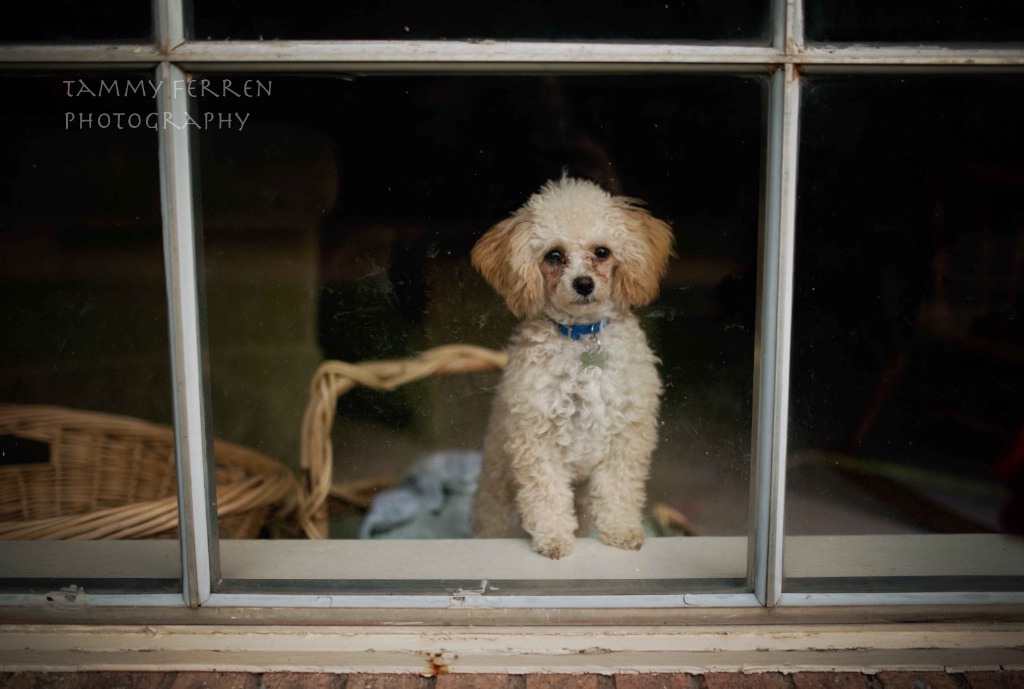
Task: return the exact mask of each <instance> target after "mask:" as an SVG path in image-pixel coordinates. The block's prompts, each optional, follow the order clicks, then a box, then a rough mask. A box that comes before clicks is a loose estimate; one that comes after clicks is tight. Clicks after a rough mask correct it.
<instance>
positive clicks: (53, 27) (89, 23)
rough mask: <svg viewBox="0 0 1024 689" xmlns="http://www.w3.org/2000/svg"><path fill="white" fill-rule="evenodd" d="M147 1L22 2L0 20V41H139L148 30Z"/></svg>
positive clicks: (149, 30) (149, 6) (148, 6)
mask: <svg viewBox="0 0 1024 689" xmlns="http://www.w3.org/2000/svg"><path fill="white" fill-rule="evenodd" d="M151 8H152V4H151V3H148V2H119V1H118V0H98V1H97V2H74V1H73V0H62V1H61V2H57V3H50V2H48V3H22V4H20V5H18V13H17V16H16V17H15V16H10V17H9V18H8V19H7V20H6V21H4V22H0V43H81V42H104V41H115V42H141V41H148V40H149V38H150V36H151V32H152V19H151V16H150V11H151Z"/></svg>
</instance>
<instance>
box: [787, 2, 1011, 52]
mask: <svg viewBox="0 0 1024 689" xmlns="http://www.w3.org/2000/svg"><path fill="white" fill-rule="evenodd" d="M804 26H805V30H806V33H807V40H809V41H822V42H830V43H833V42H834V43H844V42H858V41H880V42H914V43H916V42H925V43H938V42H972V41H1012V42H1015V43H1020V42H1021V40H1024V5H1022V4H1021V3H1020V2H1014V1H1013V0H985V1H983V2H959V0H902V1H901V2H897V3H892V2H886V3H881V2H877V1H876V0H854V1H853V2H826V1H825V0H807V2H805V3H804Z"/></svg>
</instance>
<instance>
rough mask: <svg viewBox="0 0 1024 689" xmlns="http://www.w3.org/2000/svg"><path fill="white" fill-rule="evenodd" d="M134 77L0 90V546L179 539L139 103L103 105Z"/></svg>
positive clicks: (11, 84) (150, 137)
mask: <svg viewBox="0 0 1024 689" xmlns="http://www.w3.org/2000/svg"><path fill="white" fill-rule="evenodd" d="M143 82H145V83H148V82H149V75H148V74H123V73H122V74H117V75H99V74H87V75H75V74H72V75H59V76H24V77H11V76H7V77H4V78H3V79H2V80H0V88H2V89H3V91H4V92H5V93H9V94H16V95H17V107H9V108H4V109H3V111H2V112H0V122H2V128H3V130H4V131H6V132H9V133H11V136H10V137H9V139H8V141H7V143H6V145H5V146H4V148H3V151H2V152H0V189H2V191H0V194H2V196H0V328H2V330H3V332H4V333H5V335H4V337H3V338H0V445H2V451H0V457H2V460H0V510H2V515H0V539H4V540H7V539H70V538H75V539H100V538H117V539H128V538H166V539H176V538H177V530H176V523H177V506H176V500H175V492H176V477H175V472H174V457H173V439H172V436H171V430H170V426H171V389H170V370H169V369H170V363H169V355H168V336H167V327H168V326H167V306H166V303H167V297H166V283H165V279H164V262H163V243H162V235H161V220H160V191H159V168H158V163H157V138H156V135H155V132H154V131H153V130H151V129H148V128H146V127H145V126H144V122H145V121H146V119H145V118H146V117H147V116H148V115H150V114H151V113H154V107H153V100H152V94H151V93H149V94H147V95H133V96H129V97H120V98H118V97H115V96H114V95H112V94H111V93H109V92H108V93H106V94H104V95H100V88H101V87H100V85H101V84H107V85H110V86H113V85H114V84H119V85H121V86H123V85H124V84H127V83H143ZM83 89H87V90H88V93H87V92H86V91H84V90H83ZM90 94H91V95H90ZM12 547H13V546H12ZM176 549H177V545H176V544H175V550H176ZM3 559H4V557H2V556H0V560H3ZM8 564H13V563H11V562H8ZM169 585H170V586H171V587H172V588H177V587H178V585H177V584H176V583H174V582H171V583H170V584H169Z"/></svg>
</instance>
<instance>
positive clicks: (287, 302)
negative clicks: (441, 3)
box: [199, 76, 765, 586]
mask: <svg viewBox="0 0 1024 689" xmlns="http://www.w3.org/2000/svg"><path fill="white" fill-rule="evenodd" d="M203 78H205V79H207V80H208V84H209V87H210V88H211V89H212V88H215V87H216V88H220V86H219V85H221V84H223V78H221V77H212V76H206V77H203ZM232 79H233V88H236V89H238V90H241V86H240V84H242V83H243V81H244V77H237V76H233V77H232ZM252 79H253V80H252V82H251V84H250V86H251V89H250V90H251V92H252V93H256V91H257V86H258V85H259V86H260V87H261V88H262V91H261V93H262V94H263V95H262V96H260V97H251V98H247V99H237V100H236V101H234V102H233V104H230V106H226V105H224V101H223V100H222V99H216V98H214V97H202V96H201V97H200V98H199V101H200V103H199V105H200V113H199V117H200V119H202V120H203V121H204V123H209V125H208V126H204V128H203V129H202V131H201V132H200V141H201V146H200V147H201V151H202V180H203V222H204V225H205V255H206V258H205V261H206V273H205V274H206V298H207V304H208V321H209V340H210V361H211V372H212V376H211V379H212V391H213V416H214V420H215V425H216V431H217V434H218V435H219V436H220V437H224V438H227V439H231V440H234V441H236V442H240V443H243V444H245V445H248V446H252V447H256V448H259V449H261V450H263V451H265V452H267V453H268V454H271V455H272V456H274V457H276V458H278V459H280V460H282V461H285V462H288V463H290V464H292V465H293V466H295V465H297V463H298V457H299V453H300V437H301V424H302V420H303V410H304V409H305V407H306V404H307V402H308V400H309V394H310V392H309V390H310V380H311V378H312V376H313V373H314V370H315V369H316V366H317V364H318V363H319V362H320V361H321V360H322V359H333V360H342V361H346V362H355V363H358V362H365V361H370V360H378V359H407V358H409V357H413V356H415V355H417V354H418V353H420V352H423V351H424V350H427V349H430V348H433V347H437V346H440V345H447V344H468V345H478V346H484V347H489V348H494V349H502V348H504V346H505V344H506V342H507V341H508V338H509V336H510V334H511V332H512V329H513V327H514V326H515V324H516V319H515V318H514V317H513V316H512V315H511V313H510V312H509V310H508V308H506V306H505V304H504V303H503V302H502V300H501V298H500V297H499V296H498V295H497V294H496V293H495V292H494V290H493V289H491V288H490V287H489V286H488V285H487V284H486V283H485V282H484V280H483V278H481V277H480V276H479V275H478V274H477V273H476V272H475V271H474V270H473V269H472V268H471V266H470V264H469V251H470V248H471V247H472V245H473V243H474V242H475V241H476V240H477V239H478V238H479V237H480V236H481V235H482V234H483V232H484V231H486V230H487V229H488V228H489V227H491V226H492V225H494V224H495V223H497V222H498V221H500V220H502V219H504V218H505V217H507V216H508V215H509V214H510V213H511V212H512V211H513V210H515V209H516V208H517V207H519V206H520V205H522V204H523V203H524V202H525V201H526V199H527V198H528V197H529V196H530V195H531V194H532V193H533V192H535V191H537V190H538V189H539V187H540V186H541V184H543V183H544V182H545V181H547V180H549V179H552V178H557V177H559V176H560V175H561V174H562V171H563V169H567V170H568V172H569V173H570V174H572V175H576V176H582V177H586V178H590V179H594V180H597V181H599V182H600V183H602V184H604V185H605V186H606V187H607V188H609V189H611V190H612V191H614V192H615V193H623V194H627V195H630V196H635V197H639V198H642V199H645V200H646V201H647V202H648V204H649V206H648V207H649V209H650V211H651V212H652V213H653V214H654V215H655V216H657V217H660V218H664V219H667V220H669V221H671V222H672V224H673V227H674V228H675V235H676V238H677V251H678V253H679V254H680V257H679V258H678V259H675V260H673V261H672V262H671V264H670V269H669V274H668V276H667V277H666V279H665V280H664V282H663V284H662V291H661V296H660V298H659V299H658V300H657V301H656V302H655V303H654V304H653V305H651V306H648V307H646V308H644V309H643V310H642V311H641V321H642V323H643V326H644V329H645V330H646V332H647V336H648V338H649V340H650V342H651V345H652V348H653V349H654V351H655V352H656V353H657V355H658V356H659V357H660V358H661V360H662V363H661V373H662V377H663V379H664V384H665V392H664V396H663V411H662V426H661V440H660V445H659V447H658V449H657V451H656V454H655V458H654V463H653V478H652V480H651V481H650V483H649V503H650V505H651V506H652V507H653V506H655V505H657V506H659V507H658V510H654V509H651V510H649V515H648V519H649V522H650V524H649V526H650V529H651V533H652V534H666V535H669V534H671V535H680V534H682V533H685V531H686V528H688V526H687V525H691V526H693V527H694V529H695V531H696V532H699V533H700V534H703V535H709V536H737V537H744V536H745V535H746V533H747V511H746V510H747V504H748V502H749V501H748V483H749V470H748V467H749V462H750V422H751V391H752V380H753V361H754V348H753V318H754V298H755V274H756V262H757V233H758V212H759V209H758V203H759V198H760V188H761V187H760V184H761V182H760V169H761V159H762V131H763V129H764V126H763V120H762V117H763V116H762V112H763V107H762V106H763V98H764V92H765V90H764V89H765V83H764V80H763V79H759V78H738V77H715V78H707V77H703V78H695V77H667V76H657V77H655V76H632V77H615V78H609V77H600V78H598V77H557V76H551V77H545V78H537V77H500V78H493V77H487V78H483V77H462V78H440V77H434V78H390V77H377V78H361V79H355V80H338V79H312V78H309V79H304V78H295V77H281V76H273V77H272V78H271V77H260V78H257V77H253V78H252ZM235 111H244V112H243V113H242V117H243V118H247V119H246V120H245V124H244V127H242V126H240V120H239V118H238V117H237V116H236V117H234V118H233V119H231V120H229V119H228V118H227V117H226V114H227V113H231V112H235ZM222 114H225V117H224V119H221V115H222ZM497 380H498V374H497V373H496V372H493V371H492V372H484V373H468V374H463V375H451V376H433V377H428V378H427V379H425V380H423V381H420V382H417V383H411V384H409V385H407V386H405V387H401V388H399V389H397V390H394V391H391V392H379V391H368V390H365V389H357V390H353V391H352V392H349V393H348V394H346V395H344V396H343V397H342V398H341V400H340V402H339V404H338V405H337V410H336V414H335V415H334V416H335V417H336V418H335V419H334V422H333V423H334V427H333V432H332V431H330V430H329V429H326V430H321V431H319V433H321V434H322V433H324V432H326V433H329V434H331V437H330V438H328V444H329V446H332V447H333V452H334V460H333V472H334V473H333V476H334V480H335V481H336V482H339V483H340V484H342V490H340V491H339V494H343V495H345V496H346V498H347V499H344V500H343V499H332V501H331V503H330V506H331V510H332V511H331V515H332V519H331V523H330V533H331V536H332V537H334V538H355V537H357V536H358V535H359V533H360V530H361V528H362V529H363V531H364V533H363V535H364V536H365V535H367V534H368V532H369V531H371V530H370V529H369V528H368V527H367V526H366V525H367V523H368V520H371V519H372V520H373V523H374V524H376V525H377V526H376V527H375V530H372V532H373V535H374V537H376V538H392V539H395V538H431V537H437V538H451V537H458V536H467V535H468V505H469V501H470V500H471V490H472V482H471V481H470V483H469V489H468V490H469V491H470V493H469V494H467V493H466V492H465V490H464V489H465V484H458V485H455V487H453V486H452V485H451V484H445V485H446V486H447V488H448V489H450V490H449V493H450V494H452V495H454V497H452V498H451V501H450V502H446V503H444V505H443V509H444V510H449V509H450V510H451V511H450V512H444V514H442V515H441V516H437V515H436V514H435V515H434V517H427V516H423V515H425V514H426V513H424V512H419V513H416V514H419V515H421V516H423V518H422V519H420V520H419V521H417V519H419V517H417V518H415V519H412V520H410V521H409V522H407V523H406V522H403V523H398V522H396V521H393V520H392V521H389V517H387V515H386V514H384V513H383V512H374V511H373V510H375V509H377V505H376V504H374V506H373V507H371V508H370V510H371V512H370V514H372V515H373V516H372V517H371V516H369V515H368V513H367V509H366V507H367V506H366V505H365V504H362V503H361V502H360V496H365V497H372V496H373V494H374V491H375V490H380V489H387V488H393V487H395V485H396V484H397V483H398V482H399V481H401V480H402V477H403V476H404V475H406V473H407V472H410V471H414V472H415V471H423V472H425V473H424V474H420V476H421V477H423V476H425V477H426V478H425V479H424V480H426V481H430V480H435V481H436V480H441V479H440V477H439V476H438V473H437V472H438V471H442V470H441V469H439V468H438V467H444V469H443V470H444V471H446V470H448V469H451V470H452V472H454V475H455V476H456V477H461V478H465V477H466V476H467V475H469V478H470V479H471V478H472V475H471V472H472V468H466V469H465V471H466V472H470V474H465V473H463V474H459V473H458V472H459V471H460V470H461V469H460V467H463V468H465V467H471V466H472V465H471V464H465V465H463V464H461V463H462V462H468V463H471V462H472V461H474V460H473V459H472V458H469V459H467V458H466V454H465V453H471V454H472V453H478V452H479V450H480V448H481V444H482V441H483V437H484V432H485V426H486V423H487V418H488V414H489V408H490V405H491V399H492V397H493V391H494V387H495V385H496V384H497ZM332 411H333V410H332ZM329 415H330V414H329ZM318 437H319V436H318ZM303 440H304V441H305V442H307V443H308V442H310V438H309V437H308V436H307V437H306V438H304V439H303ZM430 453H441V455H439V456H437V457H439V458H437V459H435V460H424V457H426V456H427V455H429V454H430ZM431 461H434V462H436V463H435V464H431ZM476 461H477V462H478V461H479V459H478V457H477V459H476ZM431 472H434V473H431ZM460 480H461V479H460ZM455 483H456V484H457V483H458V482H457V481H455ZM460 490H463V492H462V493H461V494H460V493H459V491H460ZM418 497H419V496H415V495H414V496H411V497H409V496H406V497H405V498H402V497H399V498H397V499H398V501H399V502H398V504H399V505H400V506H402V507H403V509H404V508H408V509H409V510H412V511H413V512H415V510H416V506H417V504H419V503H417V502H416V501H417V499H418ZM403 500H405V502H403ZM380 509H383V508H380ZM679 515H685V517H686V520H687V521H685V522H684V521H681V520H680V519H679ZM283 526H284V527H286V528H284V529H283V533H285V534H287V533H288V530H289V528H290V529H291V532H292V534H294V532H295V530H296V529H295V527H296V525H295V524H294V523H291V524H284V525H283ZM225 568H226V571H228V570H230V569H231V565H230V563H227V564H226V565H225ZM384 574H385V573H384V572H381V576H384ZM744 576H745V573H744V571H743V570H742V568H738V569H737V571H736V572H735V573H734V580H735V581H734V582H733V585H735V586H743V585H744V584H743V578H744Z"/></svg>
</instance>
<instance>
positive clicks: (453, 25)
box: [194, 0, 769, 44]
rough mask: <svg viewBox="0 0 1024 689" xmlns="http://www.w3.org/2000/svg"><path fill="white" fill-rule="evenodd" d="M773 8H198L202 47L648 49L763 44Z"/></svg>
mask: <svg viewBox="0 0 1024 689" xmlns="http://www.w3.org/2000/svg"><path fill="white" fill-rule="evenodd" d="M768 6H769V3H768V2H767V1H766V0H729V1H728V2H717V3H687V2H678V1H676V0H672V1H669V2H666V0H656V1H655V0H644V1H643V2H623V0H599V1H598V2H596V3H595V2H588V3H585V4H583V3H581V4H579V5H574V4H572V3H566V2H560V3H549V2H544V1H543V0H524V1H522V2H517V3H512V2H501V3H480V2H463V1H461V0H454V1H450V2H446V3H444V4H442V5H437V4H425V3H422V2H416V1H415V0H401V1H399V2H386V3H382V2H374V1H371V0H361V1H359V2H346V3H334V4H329V5H325V4H323V3H310V2H300V3H298V4H295V3H290V4H288V5H281V4H279V3H273V2H256V3H242V2H238V0H196V1H195V2H194V9H195V37H196V38H197V39H199V40H226V39H228V38H235V39H247V40H276V39H281V40H290V39H392V40H394V39H401V40H425V39H449V40H456V39H474V38H477V39H483V38H488V39H515V38H531V39H541V40H556V41H557V40H601V39H632V40H648V41H670V40H684V39H685V40H702V41H705V40H707V41H711V40H714V41H740V42H751V43H760V44H764V43H766V42H767V40H768V38H767V37H768V12H769V10H768Z"/></svg>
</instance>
